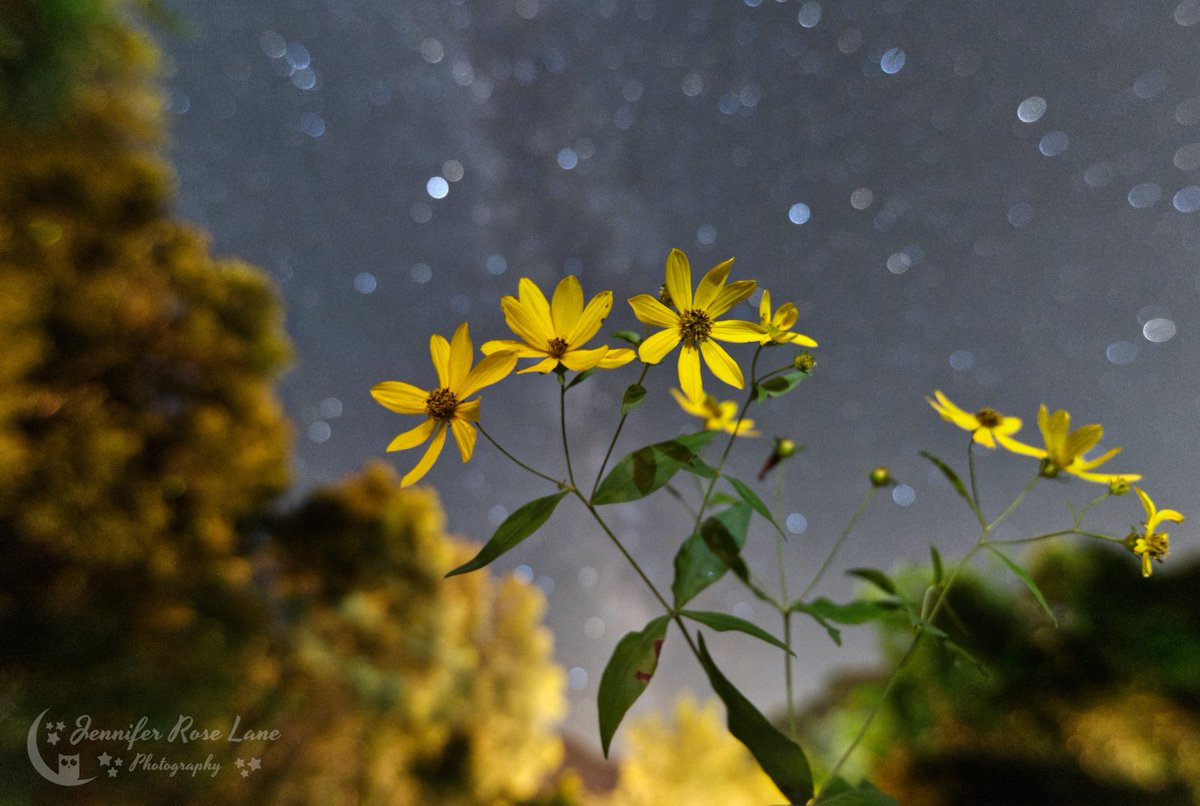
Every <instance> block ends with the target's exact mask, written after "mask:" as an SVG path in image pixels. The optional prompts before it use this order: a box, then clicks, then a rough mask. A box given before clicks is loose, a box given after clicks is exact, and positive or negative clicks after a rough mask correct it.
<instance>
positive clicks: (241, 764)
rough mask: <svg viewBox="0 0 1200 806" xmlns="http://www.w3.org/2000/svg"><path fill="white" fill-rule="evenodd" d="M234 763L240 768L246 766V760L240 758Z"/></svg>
mask: <svg viewBox="0 0 1200 806" xmlns="http://www.w3.org/2000/svg"><path fill="white" fill-rule="evenodd" d="M233 765H234V766H235V767H237V768H238V769H239V770H240V769H241V768H242V767H244V766H245V765H246V762H244V761H242V760H241V759H240V758H239V759H238V760H237V761H235V762H233Z"/></svg>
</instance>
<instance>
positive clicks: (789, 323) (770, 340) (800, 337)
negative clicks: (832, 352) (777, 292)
mask: <svg viewBox="0 0 1200 806" xmlns="http://www.w3.org/2000/svg"><path fill="white" fill-rule="evenodd" d="M799 318H800V311H798V310H797V309H796V306H795V305H793V304H792V303H790V302H785V303H783V304H782V305H780V306H779V308H778V309H777V310H776V311H775V315H774V316H772V315H771V292H770V291H763V293H762V300H761V301H759V303H758V324H759V326H760V327H762V329H763V334H762V335H761V336H759V338H758V343H759V344H788V343H791V344H799V345H801V346H803V347H816V346H817V343H816V341H814V340H813V339H811V338H809V337H808V336H805V335H804V334H803V333H794V332H792V328H793V327H795V326H796V320H797V319H799Z"/></svg>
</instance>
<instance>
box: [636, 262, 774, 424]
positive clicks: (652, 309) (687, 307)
mask: <svg viewBox="0 0 1200 806" xmlns="http://www.w3.org/2000/svg"><path fill="white" fill-rule="evenodd" d="M732 265H733V258H730V259H729V260H726V261H725V262H724V263H720V264H718V265H716V266H714V267H713V268H712V269H710V270H709V271H708V273H707V274H705V275H704V278H703V279H701V280H700V285H699V286H698V287H697V288H696V293H695V296H693V295H692V269H691V266H690V265H689V264H688V259H687V255H685V254H684V253H683V252H681V251H680V250H678V249H672V250H671V254H670V255H668V256H667V283H666V288H667V295H668V296H669V297H670V301H671V304H672V305H674V306H675V310H674V311H673V310H671V309H670V308H668V307H667V306H666V305H664V304H663V303H662V302H659V301H658V300H657V299H656V298H654V297H652V296H650V295H649V294H639V295H638V296H636V297H633V298H632V299H630V300H629V304H630V305H631V306H632V307H633V313H634V315H635V316H637V318H638V319H640V320H641V321H642V322H645V323H646V324H648V325H654V326H655V327H661V328H663V330H660V331H659V332H658V333H655V334H653V335H651V336H650V337H648V338H647V339H646V340H645V341H643V342H642V343H641V345H639V347H638V356H639V357H640V358H641V359H642V361H644V362H645V363H647V364H657V363H658V362H660V361H662V360H663V358H664V357H666V355H667V353H669V352H671V350H673V349H675V346H676V345H678V344H679V343H680V342H683V349H682V350H680V353H679V385H680V386H681V387H682V388H683V392H684V394H685V395H687V396H688V398H690V399H692V400H703V399H704V383H703V380H702V379H701V377H700V356H701V355H703V356H704V363H705V364H707V365H708V368H709V370H711V371H712V373H713V374H714V375H716V376H717V377H718V378H720V379H721V380H723V381H724V382H725V383H727V384H729V385H730V386H734V387H737V388H738V389H741V388H742V387H743V386H745V385H746V381H745V379H744V378H743V376H742V370H741V367H739V366H738V365H737V362H736V361H734V360H733V358H732V357H730V355H729V353H727V352H725V349H724V348H723V347H721V346H720V345H719V344H717V341H726V342H757V341H758V340H759V338H760V337H761V336H762V334H763V329H762V328H761V327H760V326H758V325H756V324H754V323H753V322H742V321H735V320H728V321H724V322H717V321H715V320H716V318H717V317H718V316H720V315H721V314H723V313H725V312H726V311H728V310H729V309H730V308H732V307H733V306H734V305H736V304H737V303H739V302H742V301H743V300H745V299H746V297H748V296H750V295H751V294H753V293H754V288H755V286H756V285H757V283H755V282H754V281H753V280H738V281H737V282H735V283H730V284H729V285H728V286H726V285H725V280H726V278H727V277H728V276H729V267H730V266H732Z"/></svg>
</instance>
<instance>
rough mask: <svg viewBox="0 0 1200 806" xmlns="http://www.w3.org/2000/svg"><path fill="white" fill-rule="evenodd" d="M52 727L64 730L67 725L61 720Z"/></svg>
mask: <svg viewBox="0 0 1200 806" xmlns="http://www.w3.org/2000/svg"><path fill="white" fill-rule="evenodd" d="M54 727H55V728H56V729H57V730H66V729H67V726H66V725H64V724H63V723H62V722H59V723H58V724H57V725H55V726H54Z"/></svg>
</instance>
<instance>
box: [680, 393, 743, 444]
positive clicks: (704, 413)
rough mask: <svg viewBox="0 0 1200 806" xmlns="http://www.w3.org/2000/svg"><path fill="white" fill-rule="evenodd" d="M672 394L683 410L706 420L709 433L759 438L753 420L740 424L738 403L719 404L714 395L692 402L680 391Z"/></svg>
mask: <svg viewBox="0 0 1200 806" xmlns="http://www.w3.org/2000/svg"><path fill="white" fill-rule="evenodd" d="M671 394H672V395H673V396H674V398H675V402H677V403H678V404H679V407H680V408H681V409H683V410H684V411H686V412H687V413H688V414H692V415H695V416H696V417H699V418H701V419H702V420H704V427H705V428H707V429H708V430H709V431H725V432H726V433H729V434H733V435H734V436H738V437H756V436H758V432H757V431H755V430H754V421H753V420H750V419H745V418H743V419H742V421H741V422H740V423H739V422H738V418H737V415H738V407H737V403H734V402H733V401H732V400H726V401H723V402H718V401H717V399H716V398H715V397H713V396H712V395H705V396H704V397H703V398H702V399H701V400H691V399H689V398H688V396H687V395H685V394H684V393H683V392H681V391H679V390H678V389H672V390H671Z"/></svg>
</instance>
